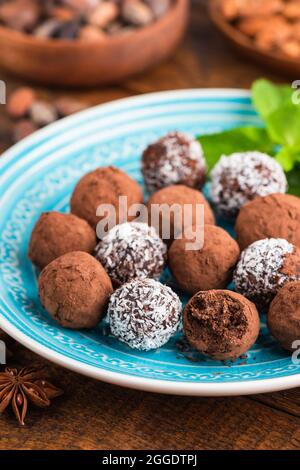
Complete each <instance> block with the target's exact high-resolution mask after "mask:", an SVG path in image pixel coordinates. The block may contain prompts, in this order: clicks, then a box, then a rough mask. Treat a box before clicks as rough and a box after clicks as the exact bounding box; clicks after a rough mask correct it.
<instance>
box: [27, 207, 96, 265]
mask: <svg viewBox="0 0 300 470" xmlns="http://www.w3.org/2000/svg"><path fill="white" fill-rule="evenodd" d="M96 243H97V242H96V233H95V231H94V230H93V229H92V228H91V227H90V225H89V224H88V223H87V222H86V220H83V219H80V218H79V217H77V216H76V215H73V214H61V213H59V212H44V213H43V214H42V215H41V216H40V218H39V219H38V221H37V222H36V224H35V226H34V228H33V231H32V234H31V238H30V242H29V252H28V256H29V258H30V259H31V261H32V262H33V264H35V265H36V266H37V267H38V268H40V269H43V268H44V267H45V266H47V264H49V263H51V261H53V260H54V259H56V258H58V257H59V256H61V255H64V254H66V253H69V252H70V251H85V252H87V253H92V252H93V251H94V249H95V246H96Z"/></svg>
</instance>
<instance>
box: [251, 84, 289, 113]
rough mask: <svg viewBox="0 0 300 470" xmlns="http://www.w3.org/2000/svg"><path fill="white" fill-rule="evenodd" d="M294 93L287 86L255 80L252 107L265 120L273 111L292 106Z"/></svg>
mask: <svg viewBox="0 0 300 470" xmlns="http://www.w3.org/2000/svg"><path fill="white" fill-rule="evenodd" d="M294 91H295V90H294V89H292V87H291V86H289V85H276V84H274V83H272V82H270V81H269V80H265V79H260V80H256V81H255V82H254V83H253V85H252V101H253V105H254V107H255V109H256V111H257V112H258V114H260V116H261V117H262V119H263V120H265V119H266V118H268V116H270V114H272V113H274V112H275V111H278V110H279V109H281V108H282V107H284V106H286V105H289V104H292V95H293V93H294ZM293 106H295V105H293Z"/></svg>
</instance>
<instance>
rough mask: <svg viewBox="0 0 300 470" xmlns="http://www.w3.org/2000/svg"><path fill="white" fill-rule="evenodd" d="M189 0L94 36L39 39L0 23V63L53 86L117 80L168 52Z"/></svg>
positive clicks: (184, 22)
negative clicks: (146, 20) (139, 23)
mask: <svg viewBox="0 0 300 470" xmlns="http://www.w3.org/2000/svg"><path fill="white" fill-rule="evenodd" d="M188 11H189V0H176V2H175V3H174V5H173V6H172V7H171V9H170V10H169V11H168V12H167V13H166V14H165V15H164V16H162V17H161V18H160V19H159V20H157V21H156V22H154V23H152V24H151V25H149V26H146V27H144V28H141V29H138V30H136V31H133V32H130V33H127V34H121V35H116V36H109V37H107V38H105V39H103V40H102V39H101V40H96V41H89V42H87V41H79V40H74V41H67V40H56V39H40V38H35V37H33V36H30V35H27V34H23V33H19V32H17V31H13V30H11V29H8V28H5V27H0V67H1V66H2V67H4V68H5V69H6V70H8V71H10V72H13V73H14V74H16V75H18V76H20V77H23V78H26V79H29V80H32V81H35V82H39V83H44V84H49V85H67V86H82V85H99V84H106V83H111V82H118V81H120V80H122V79H124V78H126V77H128V76H129V75H131V74H134V73H137V72H141V71H143V70H145V69H147V68H148V67H151V66H154V65H155V64H157V63H159V62H160V61H162V60H163V59H165V58H166V57H168V56H169V55H170V54H171V53H172V52H173V50H174V49H175V48H176V46H177V45H178V43H179V41H180V40H181V39H182V36H183V34H184V32H185V29H186V25H187V19H188Z"/></svg>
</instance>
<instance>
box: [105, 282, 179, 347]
mask: <svg viewBox="0 0 300 470" xmlns="http://www.w3.org/2000/svg"><path fill="white" fill-rule="evenodd" d="M181 308H182V306H181V302H180V300H179V297H178V296H177V295H176V294H175V293H174V292H173V291H172V289H170V287H167V286H164V285H163V284H160V283H159V282H157V281H155V280H153V279H136V280H134V281H131V282H129V283H127V284H124V285H123V286H122V287H120V288H119V289H118V290H116V291H115V292H114V294H113V295H112V296H111V298H110V301H109V305H108V318H109V323H110V328H111V332H112V334H113V335H114V336H116V337H117V338H118V339H119V340H120V341H122V342H123V343H126V344H127V345H128V346H130V347H131V348H133V349H139V350H144V351H148V350H150V349H156V348H159V347H160V346H163V345H164V344H165V343H167V342H168V341H169V339H170V338H171V336H172V335H174V334H175V333H176V331H177V329H178V327H179V324H180V317H181Z"/></svg>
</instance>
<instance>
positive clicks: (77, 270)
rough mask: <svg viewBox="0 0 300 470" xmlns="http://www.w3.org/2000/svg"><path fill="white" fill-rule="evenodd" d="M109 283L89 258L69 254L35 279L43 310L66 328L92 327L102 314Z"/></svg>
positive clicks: (96, 262)
mask: <svg viewBox="0 0 300 470" xmlns="http://www.w3.org/2000/svg"><path fill="white" fill-rule="evenodd" d="M112 291H113V289H112V285H111V281H110V279H109V277H108V274H107V273H106V272H105V270H104V268H103V267H102V266H101V264H100V263H99V261H97V260H96V259H95V258H94V257H93V256H91V255H89V254H88V253H84V252H82V251H73V252H71V253H67V254H66V255H63V256H60V257H59V258H56V259H55V260H54V261H52V262H51V263H50V264H48V266H46V267H45V268H44V269H43V271H42V273H41V275H40V278H39V295H40V299H41V302H42V304H43V306H44V308H45V309H46V310H47V311H48V313H49V314H50V315H51V316H52V317H53V318H54V319H55V320H56V321H57V322H58V323H60V325H62V326H64V327H66V328H72V329H80V328H93V327H95V326H96V325H97V323H98V322H99V320H100V319H101V317H102V316H103V314H104V311H105V308H106V305H107V302H108V299H109V296H110V294H111V293H112Z"/></svg>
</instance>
